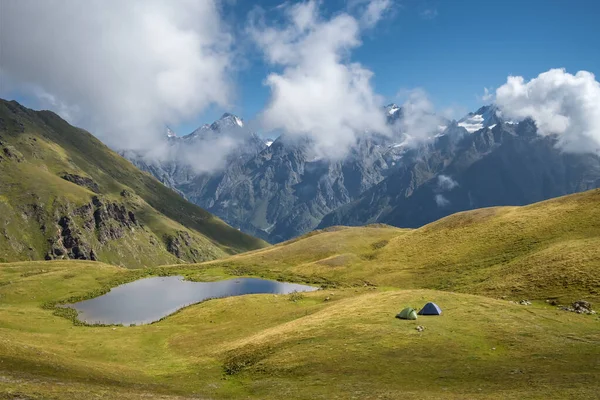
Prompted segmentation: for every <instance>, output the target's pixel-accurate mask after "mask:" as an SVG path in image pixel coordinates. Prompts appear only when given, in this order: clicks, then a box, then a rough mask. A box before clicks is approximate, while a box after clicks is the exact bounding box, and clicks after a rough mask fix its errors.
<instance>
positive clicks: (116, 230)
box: [0, 100, 266, 267]
mask: <svg viewBox="0 0 600 400" xmlns="http://www.w3.org/2000/svg"><path fill="white" fill-rule="evenodd" d="M265 245H266V243H265V242H263V241H261V240H258V239H255V238H252V237H250V236H248V235H245V234H243V233H241V232H239V231H238V230H236V229H233V228H231V227H229V226H228V225H226V224H225V223H224V222H223V221H221V220H219V219H218V218H216V217H214V216H212V215H211V214H210V213H208V212H206V211H204V210H202V209H201V208H199V207H197V206H195V205H193V204H191V203H189V202H187V201H186V200H184V199H183V198H182V197H181V196H179V195H177V194H176V193H175V192H173V191H171V190H170V189H168V188H166V187H165V186H163V185H162V184H161V183H160V182H158V181H157V180H156V179H154V178H152V177H151V176H149V175H148V174H146V173H143V172H141V171H139V170H137V169H136V168H135V167H134V166H133V165H132V164H131V163H130V162H128V161H127V160H125V159H123V158H122V157H120V156H119V155H118V154H116V153H115V152H113V151H111V150H110V149H109V148H108V147H106V146H105V145H104V144H102V143H101V142H100V141H98V140H97V139H96V138H94V137H93V136H92V135H91V134H89V133H88V132H86V131H83V130H81V129H78V128H74V127H72V126H70V125H69V124H68V123H66V122H65V121H64V120H62V119H61V118H59V117H58V116H57V115H55V114H53V113H51V112H49V111H41V112H36V111H32V110H29V109H27V108H24V107H22V106H20V105H19V104H18V103H16V102H6V101H4V100H0V261H4V262H6V261H16V260H35V259H44V258H50V259H55V258H76V259H97V260H100V261H104V262H109V263H113V264H120V265H124V266H127V267H141V266H151V265H160V264H165V263H174V262H178V261H188V262H189V261H203V260H210V259H214V258H218V257H222V256H224V255H227V254H232V253H238V252H242V251H247V250H251V249H256V248H259V247H262V246H265Z"/></svg>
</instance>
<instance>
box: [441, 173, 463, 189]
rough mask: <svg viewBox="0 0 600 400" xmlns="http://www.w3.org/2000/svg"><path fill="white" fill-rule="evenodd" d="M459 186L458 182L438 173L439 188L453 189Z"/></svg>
mask: <svg viewBox="0 0 600 400" xmlns="http://www.w3.org/2000/svg"><path fill="white" fill-rule="evenodd" d="M457 186H458V182H456V181H455V180H454V179H452V178H451V177H449V176H446V175H438V189H439V190H442V191H448V190H452V189H454V188H455V187H457Z"/></svg>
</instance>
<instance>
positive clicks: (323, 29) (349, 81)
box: [248, 0, 391, 158]
mask: <svg viewBox="0 0 600 400" xmlns="http://www.w3.org/2000/svg"><path fill="white" fill-rule="evenodd" d="M390 4H391V2H389V1H381V0H379V1H371V2H370V3H369V4H367V5H366V8H365V7H362V8H361V9H362V14H361V15H358V16H355V15H351V14H349V13H347V12H342V13H339V14H336V15H335V16H333V17H331V18H329V19H327V18H324V17H323V16H322V15H321V11H320V9H319V3H318V2H317V1H307V2H302V3H297V4H293V5H288V4H286V5H284V6H282V7H280V8H279V10H278V11H279V12H283V16H284V19H285V23H284V24H282V25H267V24H266V23H265V21H264V18H261V16H260V15H259V16H257V17H255V18H254V20H253V21H252V23H251V24H250V26H249V28H248V32H249V33H250V35H251V37H252V38H253V40H254V42H255V43H256V44H257V46H258V47H259V49H260V50H261V51H262V53H263V54H264V57H265V59H266V61H267V62H268V63H269V64H271V65H273V66H276V67H280V68H282V71H281V72H273V73H271V74H269V75H268V77H267V78H266V80H265V84H266V85H268V86H269V87H270V89H271V98H270V101H269V104H268V105H267V106H266V108H265V109H264V110H263V112H262V114H261V116H260V119H261V121H262V124H263V125H264V127H265V128H266V129H281V130H283V131H284V132H285V133H286V134H287V135H289V136H292V137H308V138H310V139H311V140H312V142H313V143H314V145H315V151H316V152H317V154H318V155H320V156H328V157H333V158H337V157H342V156H344V155H345V153H346V152H347V150H348V148H349V146H350V145H352V144H353V143H354V142H355V141H356V138H357V136H358V135H361V134H362V133H363V132H364V131H366V130H371V131H378V132H380V133H385V132H387V131H388V130H389V127H388V126H387V125H386V121H385V116H384V113H383V112H382V105H383V101H382V99H381V98H380V97H379V96H378V95H376V94H375V93H374V91H373V88H372V86H371V83H370V79H371V77H372V75H373V73H372V72H371V71H370V70H368V69H366V68H364V67H363V66H362V65H361V64H359V63H355V62H351V61H349V51H350V50H351V49H353V48H356V47H358V46H360V45H361V41H360V34H361V32H362V30H363V29H365V28H366V27H371V26H373V25H374V24H375V23H376V22H377V21H378V20H379V19H380V18H381V15H382V13H383V12H384V10H385V9H386V7H389V5H390ZM263 17H264V15H263ZM361 21H363V22H361ZM364 21H367V22H364Z"/></svg>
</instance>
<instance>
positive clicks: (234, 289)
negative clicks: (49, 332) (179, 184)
mask: <svg viewBox="0 0 600 400" xmlns="http://www.w3.org/2000/svg"><path fill="white" fill-rule="evenodd" d="M314 290H317V288H315V287H312V286H306V285H299V284H295V283H285V282H276V281H270V280H266V279H257V278H239V279H231V280H226V281H218V282H191V281H185V280H183V277H181V276H167V277H154V278H146V279H140V280H137V281H134V282H131V283H127V284H125V285H121V286H117V287H115V288H113V289H111V291H110V292H108V293H106V294H104V295H102V296H100V297H96V298H94V299H90V300H84V301H81V302H78V303H75V304H72V305H70V307H73V308H75V309H76V310H77V311H78V312H79V319H80V320H81V321H85V322H87V323H90V324H99V323H100V324H123V325H131V324H136V325H137V324H147V323H150V322H154V321H157V320H159V319H161V318H162V317H165V316H167V315H169V314H172V313H174V312H175V311H177V310H179V309H180V308H182V307H185V306H188V305H190V304H194V303H198V302H201V301H203V300H207V299H211V298H221V297H229V296H240V295H244V294H259V293H273V294H287V293H292V292H294V291H296V292H310V291H314Z"/></svg>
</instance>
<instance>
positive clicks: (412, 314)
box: [396, 307, 417, 319]
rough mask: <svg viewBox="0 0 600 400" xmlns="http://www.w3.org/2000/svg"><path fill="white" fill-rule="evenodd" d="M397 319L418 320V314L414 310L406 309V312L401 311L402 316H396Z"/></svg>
mask: <svg viewBox="0 0 600 400" xmlns="http://www.w3.org/2000/svg"><path fill="white" fill-rule="evenodd" d="M396 318H400V319H417V312H416V311H415V309H414V308H411V307H406V308H405V309H404V310H402V311H400V314H398V315H396Z"/></svg>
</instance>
